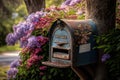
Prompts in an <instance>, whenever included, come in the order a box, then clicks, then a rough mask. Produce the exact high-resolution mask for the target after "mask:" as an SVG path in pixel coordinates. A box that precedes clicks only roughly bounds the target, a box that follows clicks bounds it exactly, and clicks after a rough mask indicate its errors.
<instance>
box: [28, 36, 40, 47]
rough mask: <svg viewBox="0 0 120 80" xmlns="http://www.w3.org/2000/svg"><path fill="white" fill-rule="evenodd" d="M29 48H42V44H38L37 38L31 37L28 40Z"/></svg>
mask: <svg viewBox="0 0 120 80" xmlns="http://www.w3.org/2000/svg"><path fill="white" fill-rule="evenodd" d="M27 47H28V48H35V47H38V48H39V47H41V45H40V43H39V42H38V40H37V38H36V37H35V36H31V37H30V38H28V44H27Z"/></svg>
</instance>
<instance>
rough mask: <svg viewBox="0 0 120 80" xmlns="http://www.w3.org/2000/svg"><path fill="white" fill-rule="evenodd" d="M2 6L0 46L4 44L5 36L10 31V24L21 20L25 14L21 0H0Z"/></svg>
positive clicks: (0, 9) (0, 14)
mask: <svg viewBox="0 0 120 80" xmlns="http://www.w3.org/2000/svg"><path fill="white" fill-rule="evenodd" d="M1 2H2V3H1V4H2V5H3V8H2V7H0V12H1V13H0V18H1V19H0V27H1V29H0V46H3V45H6V43H5V37H6V35H7V34H8V33H9V32H11V31H12V25H13V24H17V23H18V22H19V21H21V20H23V17H24V15H25V14H26V11H25V5H24V4H23V1H22V0H19V1H16V0H6V1H4V0H1Z"/></svg>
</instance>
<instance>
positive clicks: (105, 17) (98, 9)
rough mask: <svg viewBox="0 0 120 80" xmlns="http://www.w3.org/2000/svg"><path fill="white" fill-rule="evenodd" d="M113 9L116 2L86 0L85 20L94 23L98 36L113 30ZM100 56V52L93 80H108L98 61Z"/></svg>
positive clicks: (101, 64)
mask: <svg viewBox="0 0 120 80" xmlns="http://www.w3.org/2000/svg"><path fill="white" fill-rule="evenodd" d="M115 7H116V0H86V19H92V20H94V21H95V23H96V26H97V29H98V33H99V35H101V34H105V33H107V32H108V31H109V30H111V29H113V28H115V17H116V16H115V14H116V13H115V10H116V9H115ZM102 54H103V52H102V51H101V50H100V51H99V61H98V65H97V66H96V75H95V80H109V79H108V77H107V72H106V68H105V65H104V64H103V63H101V61H100V60H101V55H102Z"/></svg>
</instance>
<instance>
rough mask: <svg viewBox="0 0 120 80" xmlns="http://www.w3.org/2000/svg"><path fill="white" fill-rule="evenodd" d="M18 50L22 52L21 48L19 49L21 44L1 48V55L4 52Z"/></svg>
mask: <svg viewBox="0 0 120 80" xmlns="http://www.w3.org/2000/svg"><path fill="white" fill-rule="evenodd" d="M18 50H21V48H20V47H19V44H16V45H14V46H7V45H6V46H3V47H0V53H3V52H8V51H18Z"/></svg>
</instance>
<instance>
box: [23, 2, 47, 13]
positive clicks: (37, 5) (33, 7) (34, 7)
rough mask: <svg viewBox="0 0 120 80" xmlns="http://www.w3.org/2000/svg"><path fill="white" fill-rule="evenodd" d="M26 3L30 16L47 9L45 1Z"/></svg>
mask: <svg viewBox="0 0 120 80" xmlns="http://www.w3.org/2000/svg"><path fill="white" fill-rule="evenodd" d="M24 2H25V4H26V7H27V10H28V13H29V14H30V13H32V12H36V11H40V10H41V9H43V8H45V0H24Z"/></svg>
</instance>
